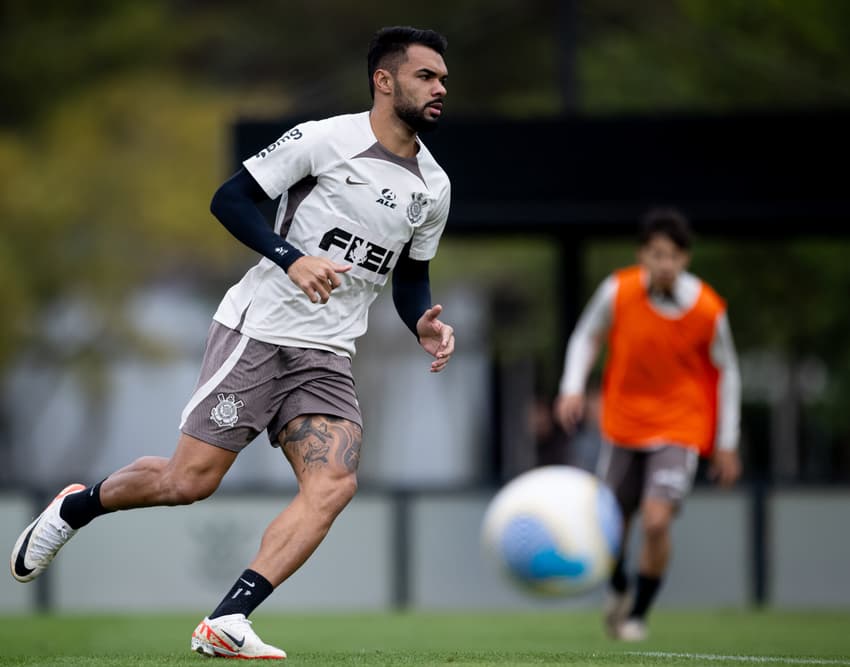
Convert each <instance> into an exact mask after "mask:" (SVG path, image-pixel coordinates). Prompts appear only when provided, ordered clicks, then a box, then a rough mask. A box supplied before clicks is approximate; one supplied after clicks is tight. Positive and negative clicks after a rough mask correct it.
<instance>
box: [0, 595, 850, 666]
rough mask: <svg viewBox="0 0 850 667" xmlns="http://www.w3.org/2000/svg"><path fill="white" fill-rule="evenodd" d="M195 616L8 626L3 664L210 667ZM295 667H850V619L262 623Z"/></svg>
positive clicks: (259, 619) (321, 619)
mask: <svg viewBox="0 0 850 667" xmlns="http://www.w3.org/2000/svg"><path fill="white" fill-rule="evenodd" d="M198 620H199V618H198V616H191V615H174V614H168V615H133V616H131V615H110V616H5V617H0V665H39V667H51V666H54V665H55V666H57V667H59V666H62V667H78V666H79V667H82V666H84V665H85V666H87V667H88V666H94V667H101V666H103V667H105V666H107V665H109V666H110V667H124V666H128V667H129V666H130V665H132V666H134V667H137V666H140V667H144V666H146V665H202V664H207V663H208V661H209V659H205V658H203V657H201V656H199V655H196V654H193V653H191V652H190V651H189V649H188V646H189V636H190V634H191V632H192V629H193V628H194V626H195V624H196V623H197V622H198ZM254 627H255V629H256V630H257V632H258V634H259V635H260V636H261V637H262V638H263V639H264V640H265V641H267V642H270V643H272V644H276V645H278V646H281V647H282V648H284V649H285V650H286V651H287V653H288V654H289V660H287V661H286V663H284V664H287V665H360V666H363V665H386V666H390V665H393V666H394V665H450V666H451V667H462V666H465V665H514V666H523V665H596V666H605V665H663V666H666V667H675V666H679V665H683V666H689V667H696V666H697V665H712V666H717V667H723V666H726V665H729V666H732V665H736V666H738V667H741V666H742V665H850V613H838V612H835V613H833V612H811V613H806V612H799V613H780V612H741V611H715V612H690V611H688V612H682V611H668V610H663V609H662V610H658V611H656V612H655V613H654V615H653V616H652V619H651V622H650V630H651V632H652V637H651V638H650V639H649V640H648V641H646V642H643V643H641V644H622V643H617V642H613V641H611V640H608V639H606V638H605V637H604V635H603V634H602V630H601V625H600V619H599V616H598V614H596V613H590V612H587V611H581V612H572V611H570V612H560V613H553V612H545V613H538V612H528V613H516V612H510V613H507V612H506V613H491V614H483V613H454V612H453V613H398V614H392V613H389V614H379V613H364V614H314V615H276V614H263V613H262V610H260V611H259V612H257V613H256V614H255V615H254ZM218 662H219V661H215V663H214V664H218Z"/></svg>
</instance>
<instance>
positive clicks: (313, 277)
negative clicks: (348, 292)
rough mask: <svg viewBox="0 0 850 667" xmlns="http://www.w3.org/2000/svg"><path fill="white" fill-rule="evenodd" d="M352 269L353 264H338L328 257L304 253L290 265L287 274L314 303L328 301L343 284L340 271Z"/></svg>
mask: <svg viewBox="0 0 850 667" xmlns="http://www.w3.org/2000/svg"><path fill="white" fill-rule="evenodd" d="M350 269H351V264H337V263H336V262H333V261H331V260H329V259H328V258H327V257H313V256H312V255H304V256H303V257H299V258H298V259H296V260H295V261H294V262H292V264H291V265H290V266H289V270H288V271H287V272H286V275H288V276H289V279H290V280H291V281H292V282H294V283H295V284H296V285H298V287H299V288H300V289H301V291H302V292H304V294H306V295H307V298H308V299H310V301H312V302H313V303H327V302H328V299H329V298H330V296H331V292H332V291H333V290H334V289H336V288H337V287H339V286H340V285H341V284H342V281H341V280H340V278H339V275H337V274H340V273H345V272H346V271H348V270H350Z"/></svg>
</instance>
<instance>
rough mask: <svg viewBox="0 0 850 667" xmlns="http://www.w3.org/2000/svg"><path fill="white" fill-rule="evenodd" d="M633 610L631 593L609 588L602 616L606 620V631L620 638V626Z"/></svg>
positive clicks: (611, 635)
mask: <svg viewBox="0 0 850 667" xmlns="http://www.w3.org/2000/svg"><path fill="white" fill-rule="evenodd" d="M631 610H632V595H631V593H628V592H626V593H617V592H616V591H614V590H611V589H609V590H608V592H607V593H606V594H605V604H604V607H603V611H602V616H603V619H604V621H605V631H606V632H607V633H608V635H609V636H610V637H613V638H614V639H617V638H618V635H619V630H620V626H621V625H622V624H623V623H624V622H625V620H626V618H628V616H629V612H630V611H631Z"/></svg>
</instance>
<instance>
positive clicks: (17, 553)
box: [9, 484, 86, 582]
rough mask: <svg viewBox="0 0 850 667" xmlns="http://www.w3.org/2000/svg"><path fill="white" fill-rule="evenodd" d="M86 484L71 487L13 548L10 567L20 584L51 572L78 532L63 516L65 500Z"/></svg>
mask: <svg viewBox="0 0 850 667" xmlns="http://www.w3.org/2000/svg"><path fill="white" fill-rule="evenodd" d="M85 488H86V487H85V485H84V484H69V485H68V486H66V487H65V488H64V489H62V490H61V491H60V492H59V495H57V496H56V497H55V498H54V499H53V500H52V501H51V502H50V504H49V505H48V506H47V507H46V508H45V509H44V511H43V512H42V513H41V514H39V515H38V517H37V518H36V519H35V521H33V522H32V523H31V524H30V525H29V526H27V527H26V528H25V529H24V532H23V533H21V535H20V537H18V541H17V542H15V548H14V549H12V557H11V559H10V561H9V565H10V566H11V568H12V576H13V577H15V579H17V580H18V581H21V582H26V581H32V580H33V579H35V578H36V577H37V576H39V575H40V574H41V573H42V572H44V571H45V570H46V569H47V566H48V565H50V562H51V561H52V560H53V558H54V557H55V556H56V554H57V553H58V551H59V549H61V548H62V547H63V546H64V545H65V542H67V541H68V540H70V539H71V538H72V537H73V536H74V534H75V533H76V532H77V531H76V530H74V529H73V528H71V526H69V525H68V524H67V522H66V521H65V520H64V519H63V518H62V517H61V516H59V508H60V507H61V506H62V500H63V499H64V498H65V496H67V495H68V494H70V493H77V492H78V491H82V490H84V489H85Z"/></svg>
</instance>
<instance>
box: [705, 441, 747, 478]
mask: <svg viewBox="0 0 850 667" xmlns="http://www.w3.org/2000/svg"><path fill="white" fill-rule="evenodd" d="M708 476H709V478H710V479H712V480H714V481H715V482H717V484H719V485H720V486H722V487H724V488H727V487H730V486H732V485H733V484H734V483H735V482H737V481H738V478H739V477H740V476H741V459H740V457H739V456H738V450H736V449H718V450H716V451H715V452H714V456H713V457H712V459H711V466H710V467H709V469H708Z"/></svg>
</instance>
